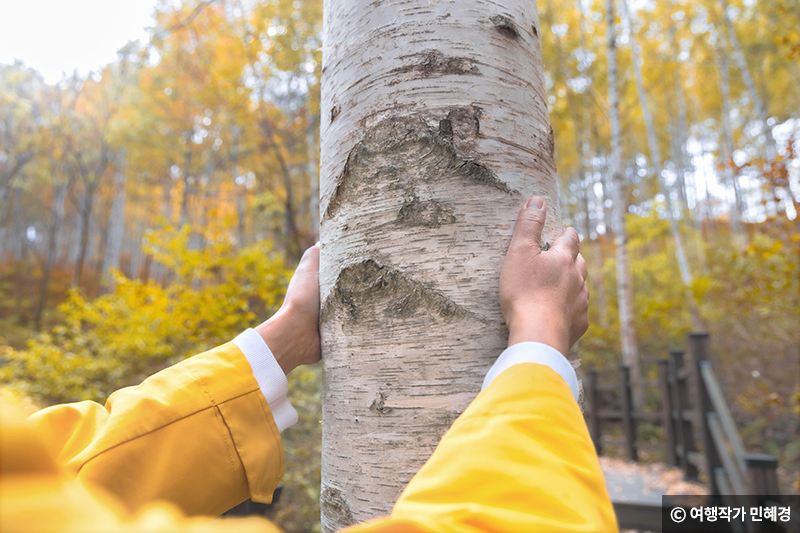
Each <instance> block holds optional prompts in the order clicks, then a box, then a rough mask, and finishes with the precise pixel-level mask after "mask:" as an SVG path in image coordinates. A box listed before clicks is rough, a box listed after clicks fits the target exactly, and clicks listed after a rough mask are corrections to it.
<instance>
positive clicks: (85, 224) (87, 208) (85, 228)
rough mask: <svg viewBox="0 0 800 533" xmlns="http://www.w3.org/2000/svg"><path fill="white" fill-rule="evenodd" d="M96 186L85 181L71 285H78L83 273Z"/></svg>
mask: <svg viewBox="0 0 800 533" xmlns="http://www.w3.org/2000/svg"><path fill="white" fill-rule="evenodd" d="M96 187H97V185H96V184H94V183H87V184H86V190H85V191H84V192H83V198H82V200H81V208H80V244H79V245H78V246H79V247H78V258H77V260H76V261H75V271H74V273H73V276H72V286H73V287H77V286H78V285H80V281H81V274H82V273H83V263H84V261H85V260H86V249H87V247H88V244H89V224H90V223H91V220H92V209H93V208H94V193H95V188H96Z"/></svg>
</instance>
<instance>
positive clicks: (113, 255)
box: [102, 150, 127, 287]
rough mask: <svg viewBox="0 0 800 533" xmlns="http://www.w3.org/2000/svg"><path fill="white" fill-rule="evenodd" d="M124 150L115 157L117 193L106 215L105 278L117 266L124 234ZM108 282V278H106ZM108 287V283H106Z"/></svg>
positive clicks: (103, 273)
mask: <svg viewBox="0 0 800 533" xmlns="http://www.w3.org/2000/svg"><path fill="white" fill-rule="evenodd" d="M126 181H127V178H126V175H125V152H124V150H122V151H120V153H119V155H118V157H117V168H116V173H115V174H114V187H115V188H116V190H117V194H116V196H115V197H114V200H113V201H112V202H111V211H110V213H109V215H108V239H107V241H106V250H105V254H104V256H103V272H102V276H103V278H105V277H106V276H107V275H108V271H109V270H110V269H112V268H115V269H116V268H119V257H120V254H121V253H122V239H123V238H124V236H125V184H126ZM106 282H108V280H106ZM107 287H110V284H109V285H107Z"/></svg>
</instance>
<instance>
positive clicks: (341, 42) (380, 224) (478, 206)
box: [320, 0, 561, 531]
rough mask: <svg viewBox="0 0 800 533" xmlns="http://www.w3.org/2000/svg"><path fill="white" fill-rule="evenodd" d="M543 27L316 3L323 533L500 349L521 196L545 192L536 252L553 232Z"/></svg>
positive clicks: (423, 441) (515, 20) (515, 15)
mask: <svg viewBox="0 0 800 533" xmlns="http://www.w3.org/2000/svg"><path fill="white" fill-rule="evenodd" d="M399 14H402V15H399ZM432 24H433V26H432ZM432 28H435V31H431V29H432ZM539 33H540V32H539V21H538V17H537V12H536V7H535V5H534V4H533V3H531V2H506V3H505V5H504V6H502V7H501V6H499V5H498V4H496V3H492V2H486V1H484V0H472V1H470V2H463V1H455V0H450V1H446V2H438V3H435V4H430V5H428V4H426V5H425V6H417V7H415V8H414V9H409V6H408V5H407V3H406V2H404V1H391V2H380V3H375V2H366V1H357V2H353V1H349V0H348V1H344V0H338V1H337V0H334V1H331V2H329V3H327V4H326V12H325V15H324V30H323V41H324V43H325V46H324V47H323V78H322V103H321V109H322V110H323V113H322V132H321V139H322V145H321V201H320V210H321V213H322V217H321V218H322V229H321V242H322V254H321V265H320V286H321V287H320V290H321V296H322V314H321V322H320V324H321V334H322V343H323V365H324V367H323V368H324V376H325V377H324V389H323V450H322V471H323V474H322V475H323V479H322V496H321V507H322V525H323V529H324V530H326V531H332V530H336V529H339V528H341V527H343V526H346V525H348V524H350V523H353V522H357V521H362V520H365V519H367V518H371V517H374V516H377V515H380V514H385V513H388V512H389V511H390V510H391V507H392V504H393V503H394V501H395V499H396V498H397V497H398V496H399V494H400V491H401V490H402V488H403V487H404V486H405V485H406V483H407V482H408V481H409V480H410V479H411V477H412V476H413V475H414V474H415V473H416V471H417V470H418V469H419V468H420V466H421V465H422V463H423V462H424V461H425V460H426V459H427V458H428V456H429V455H430V453H431V452H432V451H433V449H434V447H435V446H436V444H437V442H438V440H439V438H440V437H441V436H442V434H443V433H444V432H445V431H446V430H447V428H448V427H449V426H450V425H451V424H452V423H453V421H454V420H455V418H456V417H457V416H458V415H459V414H460V413H461V411H462V410H463V409H464V408H465V407H466V406H467V404H468V403H469V402H470V400H471V399H472V398H474V396H475V394H476V393H477V392H478V391H479V389H480V383H481V381H482V380H483V378H484V376H485V373H486V371H487V369H488V368H489V367H490V365H491V363H492V361H493V360H494V359H495V358H496V357H497V356H498V355H499V354H500V352H501V351H502V350H503V349H504V348H505V346H506V343H507V331H506V329H505V327H504V326H503V318H502V314H501V312H500V306H499V300H498V279H499V275H500V270H501V267H502V262H503V257H504V255H505V251H506V248H507V246H508V242H509V238H510V236H511V233H512V230H513V221H514V220H515V219H516V216H517V214H518V212H519V209H520V207H521V206H522V205H523V204H524V202H525V200H527V198H528V197H529V196H531V195H533V194H538V195H540V196H542V197H544V198H545V200H546V202H547V204H548V220H547V224H546V228H545V239H546V241H547V242H548V243H549V242H552V240H553V239H554V237H555V236H556V235H557V234H558V233H559V232H560V230H561V221H560V209H559V199H558V193H557V185H556V182H555V179H554V177H555V176H554V174H555V165H554V160H553V133H552V129H551V128H550V124H549V120H548V115H547V107H546V96H545V88H544V72H543V67H542V55H541V43H540V37H539Z"/></svg>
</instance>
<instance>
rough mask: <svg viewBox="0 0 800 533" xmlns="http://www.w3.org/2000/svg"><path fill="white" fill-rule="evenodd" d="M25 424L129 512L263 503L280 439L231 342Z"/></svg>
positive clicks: (277, 472) (278, 468)
mask: <svg viewBox="0 0 800 533" xmlns="http://www.w3.org/2000/svg"><path fill="white" fill-rule="evenodd" d="M29 422H30V424H31V426H32V427H33V429H34V431H35V433H36V434H37V436H38V437H39V440H40V442H42V443H43V444H44V446H45V447H46V448H47V451H48V453H49V455H50V456H52V457H53V458H55V461H56V463H57V464H58V466H59V467H61V468H62V469H63V471H65V472H66V473H67V475H72V476H75V477H77V478H78V479H79V480H80V481H81V482H82V483H84V484H85V486H87V487H98V488H100V489H102V490H104V491H105V492H106V493H109V494H111V495H112V496H114V497H115V498H116V499H117V500H118V501H119V503H120V504H121V505H122V506H124V508H125V509H126V510H127V511H128V512H131V513H135V512H138V511H139V510H140V509H142V508H144V507H145V506H147V505H148V504H150V503H152V502H155V501H164V502H169V503H171V504H172V505H174V506H175V507H176V508H177V509H179V510H180V511H181V512H182V513H184V514H186V515H206V516H217V515H219V514H221V513H223V512H225V511H226V510H228V509H229V508H231V507H233V506H235V505H237V504H239V503H241V502H242V501H244V500H245V499H247V498H248V497H249V498H252V499H253V500H254V501H257V502H265V503H268V502H270V501H271V499H272V493H273V491H274V489H275V487H276V486H277V484H278V481H279V480H280V478H281V476H282V475H283V447H282V444H281V438H280V434H279V432H278V429H277V427H276V426H275V422H274V421H273V418H272V415H271V414H270V411H269V406H268V404H267V402H266V400H265V399H264V396H263V395H262V393H261V391H260V390H259V387H258V384H257V382H256V380H255V378H254V377H253V373H252V371H251V369H250V366H249V363H248V362H247V360H246V359H245V357H244V356H243V354H242V352H241V351H240V350H239V348H237V347H236V346H235V345H234V344H232V343H228V344H224V345H222V346H220V347H218V348H215V349H213V350H210V351H208V352H206V353H203V354H200V355H197V356H194V357H191V358H189V359H187V360H185V361H183V362H181V363H179V364H177V365H175V366H172V367H170V368H167V369H165V370H163V371H161V372H159V373H157V374H155V375H153V376H152V377H150V378H148V379H146V380H145V381H144V382H143V383H142V384H141V385H139V386H136V387H129V388H125V389H122V390H119V391H117V392H115V393H114V394H112V395H111V397H110V398H109V400H108V402H107V403H106V405H105V406H101V405H99V404H96V403H94V402H88V401H87V402H80V403H75V404H67V405H58V406H54V407H50V408H48V409H44V410H42V411H40V412H38V413H36V414H34V415H33V416H32V417H31V418H30V421H29Z"/></svg>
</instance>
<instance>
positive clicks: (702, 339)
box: [689, 332, 722, 496]
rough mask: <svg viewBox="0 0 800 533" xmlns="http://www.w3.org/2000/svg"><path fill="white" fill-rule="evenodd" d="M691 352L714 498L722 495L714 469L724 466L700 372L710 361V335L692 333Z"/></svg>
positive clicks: (699, 415)
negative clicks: (704, 363) (702, 364)
mask: <svg viewBox="0 0 800 533" xmlns="http://www.w3.org/2000/svg"><path fill="white" fill-rule="evenodd" d="M689 351H690V352H691V354H692V367H691V368H692V371H693V381H694V383H693V385H694V387H695V397H696V398H697V410H698V413H699V414H698V418H699V422H700V437H701V439H702V441H703V459H704V461H705V471H706V476H707V477H708V486H709V488H710V492H711V495H712V496H717V495H719V494H720V490H719V485H718V484H717V479H716V477H715V476H714V469H716V468H717V467H721V466H722V460H721V459H720V456H719V450H717V446H716V445H715V444H714V438H713V436H712V435H711V428H710V427H709V421H708V414H709V413H713V412H714V406H713V404H712V403H711V397H710V396H709V395H708V390H707V389H706V382H705V379H703V374H702V373H701V372H700V365H701V363H702V362H703V361H707V360H708V359H709V350H708V333H700V332H697V333H690V334H689Z"/></svg>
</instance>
